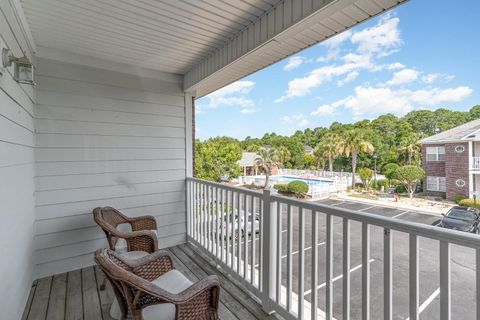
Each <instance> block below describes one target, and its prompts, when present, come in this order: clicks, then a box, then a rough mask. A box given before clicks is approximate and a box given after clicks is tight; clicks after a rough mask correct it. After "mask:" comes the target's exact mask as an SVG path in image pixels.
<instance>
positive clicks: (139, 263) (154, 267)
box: [128, 250, 174, 281]
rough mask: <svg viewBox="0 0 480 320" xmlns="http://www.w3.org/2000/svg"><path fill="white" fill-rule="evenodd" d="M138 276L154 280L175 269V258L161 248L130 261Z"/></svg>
mask: <svg viewBox="0 0 480 320" xmlns="http://www.w3.org/2000/svg"><path fill="white" fill-rule="evenodd" d="M128 264H129V266H130V267H131V268H132V271H133V273H134V274H136V275H137V276H139V277H141V278H143V279H145V280H148V281H153V280H154V279H156V278H158V277H160V276H161V275H162V274H164V273H166V272H168V271H170V270H173V269H174V264H173V259H172V257H171V256H170V254H169V253H168V251H165V250H159V251H156V252H154V253H152V254H149V255H148V256H145V257H143V258H140V259H137V260H133V261H132V262H129V263H128Z"/></svg>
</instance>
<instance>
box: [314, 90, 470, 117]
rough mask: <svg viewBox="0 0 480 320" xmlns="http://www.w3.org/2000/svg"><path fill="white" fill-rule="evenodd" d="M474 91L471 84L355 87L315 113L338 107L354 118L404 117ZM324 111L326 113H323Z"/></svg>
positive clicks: (454, 100)
mask: <svg viewBox="0 0 480 320" xmlns="http://www.w3.org/2000/svg"><path fill="white" fill-rule="evenodd" d="M471 93H472V89H471V88H469V87H465V86H464V87H457V88H447V89H440V88H433V89H420V90H406V89H399V90H395V89H392V88H386V87H363V86H359V87H356V88H355V94H354V95H352V96H349V97H347V98H345V99H341V100H338V101H336V102H334V103H332V104H329V105H323V106H320V107H319V108H318V109H317V110H315V111H314V112H312V114H313V115H324V113H325V112H327V113H334V112H335V110H336V109H337V108H338V107H344V108H347V109H351V110H352V112H353V115H354V116H355V117H359V116H363V115H364V114H378V113H393V114H396V115H399V116H402V115H404V114H406V113H408V112H410V111H412V110H413V109H414V108H418V107H431V106H435V105H438V104H441V103H448V102H459V101H462V100H463V99H465V98H467V97H468V96H469V95H470V94H471ZM322 112H323V113H322Z"/></svg>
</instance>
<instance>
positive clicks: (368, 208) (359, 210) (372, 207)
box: [357, 205, 378, 211]
mask: <svg viewBox="0 0 480 320" xmlns="http://www.w3.org/2000/svg"><path fill="white" fill-rule="evenodd" d="M375 207H378V206H377V205H373V206H370V207H366V208H363V209H360V210H357V211H365V210H368V209H372V208H375Z"/></svg>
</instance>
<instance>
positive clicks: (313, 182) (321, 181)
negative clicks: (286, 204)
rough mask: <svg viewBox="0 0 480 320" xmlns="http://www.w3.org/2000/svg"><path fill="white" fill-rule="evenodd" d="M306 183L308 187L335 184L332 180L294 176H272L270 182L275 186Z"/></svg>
mask: <svg viewBox="0 0 480 320" xmlns="http://www.w3.org/2000/svg"><path fill="white" fill-rule="evenodd" d="M295 180H297V181H304V182H306V183H307V184H308V185H319V184H324V185H328V184H333V183H334V181H333V180H330V179H320V178H300V177H292V176H271V177H270V181H271V182H272V183H274V184H277V183H289V182H291V181H295Z"/></svg>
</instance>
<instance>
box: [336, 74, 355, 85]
mask: <svg viewBox="0 0 480 320" xmlns="http://www.w3.org/2000/svg"><path fill="white" fill-rule="evenodd" d="M359 74H360V73H358V72H357V71H353V72H350V73H349V74H347V76H346V77H345V78H344V79H342V80H338V81H337V86H339V87H341V86H343V85H344V84H346V83H349V82H352V81H354V80H355V79H357V77H358V75H359Z"/></svg>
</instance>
